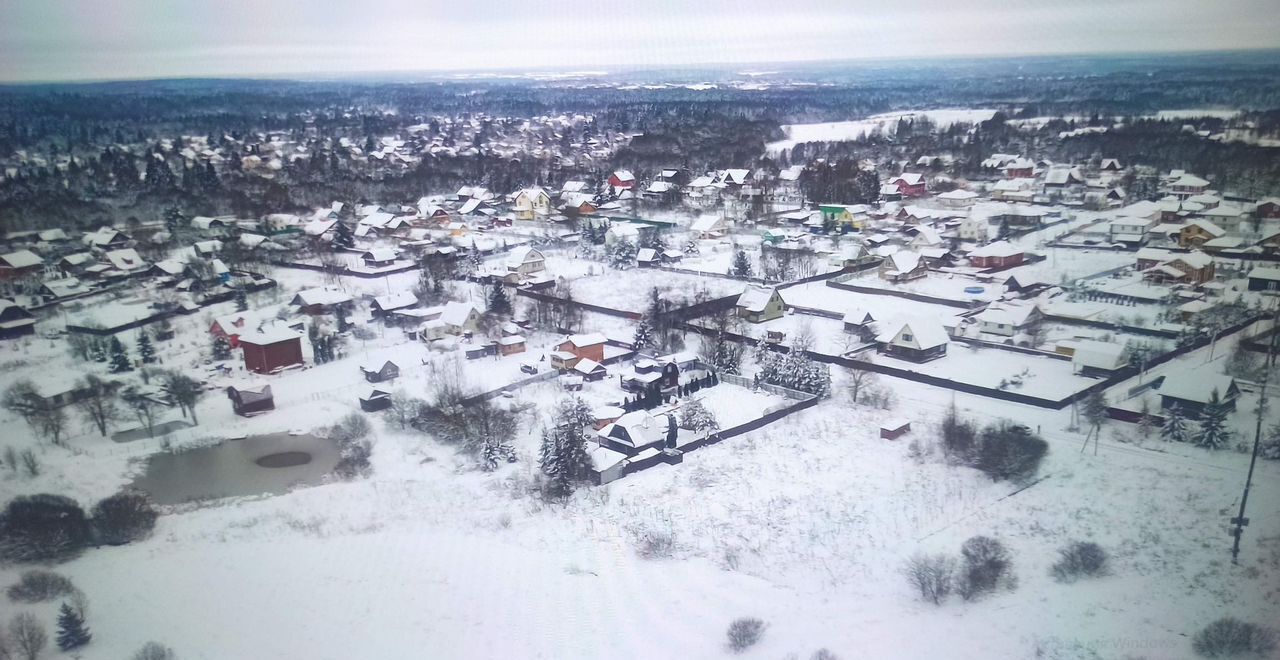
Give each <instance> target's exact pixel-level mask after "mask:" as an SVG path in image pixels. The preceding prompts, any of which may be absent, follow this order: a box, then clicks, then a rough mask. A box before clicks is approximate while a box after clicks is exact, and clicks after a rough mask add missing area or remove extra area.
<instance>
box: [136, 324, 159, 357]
mask: <svg viewBox="0 0 1280 660" xmlns="http://www.w3.org/2000/svg"><path fill="white" fill-rule="evenodd" d="M138 357H139V358H141V359H142V363H143V364H154V363H155V361H156V348H155V346H153V345H152V344H151V335H149V334H147V332H146V331H145V330H144V331H142V332H139V333H138Z"/></svg>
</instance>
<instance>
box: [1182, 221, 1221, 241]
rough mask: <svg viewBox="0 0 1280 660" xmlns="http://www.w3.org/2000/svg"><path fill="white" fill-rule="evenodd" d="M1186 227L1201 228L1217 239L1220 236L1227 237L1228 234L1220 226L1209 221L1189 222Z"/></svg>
mask: <svg viewBox="0 0 1280 660" xmlns="http://www.w3.org/2000/svg"><path fill="white" fill-rule="evenodd" d="M1186 227H1199V228H1200V229H1202V230H1204V232H1205V233H1206V234H1209V235H1210V236H1213V237H1215V238H1216V237H1218V236H1225V235H1226V233H1227V230H1225V229H1223V228H1222V227H1219V226H1218V225H1215V224H1213V223H1212V222H1209V221H1208V220H1192V221H1191V222H1188V223H1187V224H1186Z"/></svg>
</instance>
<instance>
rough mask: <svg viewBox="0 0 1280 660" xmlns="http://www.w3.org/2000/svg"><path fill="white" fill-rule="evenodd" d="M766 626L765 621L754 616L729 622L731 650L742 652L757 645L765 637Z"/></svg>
mask: <svg viewBox="0 0 1280 660" xmlns="http://www.w3.org/2000/svg"><path fill="white" fill-rule="evenodd" d="M765 627H766V626H765V623H764V621H761V620H760V619H757V618H754V617H742V618H741V619H734V621H733V623H730V624H729V632H728V636H729V650H730V651H733V652H734V653H742V652H743V651H745V650H747V649H749V648H751V647H752V646H755V645H756V643H757V642H759V641H760V638H761V637H764V629H765Z"/></svg>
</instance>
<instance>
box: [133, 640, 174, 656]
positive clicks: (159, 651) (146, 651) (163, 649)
mask: <svg viewBox="0 0 1280 660" xmlns="http://www.w3.org/2000/svg"><path fill="white" fill-rule="evenodd" d="M177 658H178V656H177V654H175V653H174V652H173V649H171V648H169V647H167V646H165V645H164V644H161V643H159V642H147V643H146V644H143V645H142V648H140V649H138V652H137V653H134V654H133V660H177Z"/></svg>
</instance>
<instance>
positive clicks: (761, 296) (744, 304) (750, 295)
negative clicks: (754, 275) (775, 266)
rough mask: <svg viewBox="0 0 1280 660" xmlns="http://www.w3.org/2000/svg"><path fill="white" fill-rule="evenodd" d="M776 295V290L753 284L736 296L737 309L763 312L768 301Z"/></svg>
mask: <svg viewBox="0 0 1280 660" xmlns="http://www.w3.org/2000/svg"><path fill="white" fill-rule="evenodd" d="M776 294H777V289H774V288H772V287H767V286H757V285H755V284H751V285H748V286H747V288H746V289H745V290H744V291H743V292H742V295H740V296H738V307H741V308H743V309H745V310H747V311H748V312H763V311H764V309H765V307H768V306H769V301H770V300H772V299H773V296H774V295H776Z"/></svg>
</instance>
